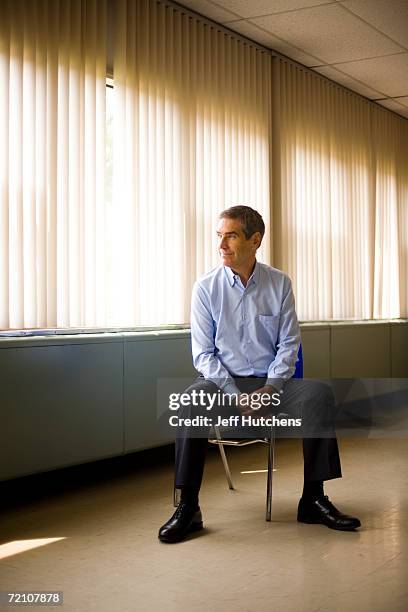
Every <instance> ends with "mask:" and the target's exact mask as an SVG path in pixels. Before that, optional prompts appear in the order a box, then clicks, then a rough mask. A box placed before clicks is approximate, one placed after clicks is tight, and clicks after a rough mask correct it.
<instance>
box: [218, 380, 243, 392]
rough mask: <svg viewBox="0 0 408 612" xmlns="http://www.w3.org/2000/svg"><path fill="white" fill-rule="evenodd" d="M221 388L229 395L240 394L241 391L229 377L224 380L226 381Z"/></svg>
mask: <svg viewBox="0 0 408 612" xmlns="http://www.w3.org/2000/svg"><path fill="white" fill-rule="evenodd" d="M222 390H223V391H224V393H228V394H229V395H241V391H240V390H239V388H238V387H237V385H236V384H235V382H234V381H233V380H231V379H228V380H227V381H226V383H225V384H224V385H223V386H222Z"/></svg>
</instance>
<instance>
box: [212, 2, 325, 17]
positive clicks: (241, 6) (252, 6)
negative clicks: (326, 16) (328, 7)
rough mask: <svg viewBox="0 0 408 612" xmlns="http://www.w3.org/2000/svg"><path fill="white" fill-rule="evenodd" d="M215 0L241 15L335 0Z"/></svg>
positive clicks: (283, 9)
mask: <svg viewBox="0 0 408 612" xmlns="http://www.w3.org/2000/svg"><path fill="white" fill-rule="evenodd" d="M214 2H215V3H216V4H218V5H220V6H222V7H224V8H226V9H229V10H230V11H233V12H234V13H238V15H240V16H241V17H256V16H258V15H271V14H273V13H283V12H285V11H293V10H295V9H300V8H305V7H310V6H316V5H319V4H330V3H332V2H333V0H320V1H319V0H250V1H249V0H214Z"/></svg>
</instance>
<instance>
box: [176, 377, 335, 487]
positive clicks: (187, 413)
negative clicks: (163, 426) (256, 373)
mask: <svg viewBox="0 0 408 612" xmlns="http://www.w3.org/2000/svg"><path fill="white" fill-rule="evenodd" d="M235 383H236V384H237V386H238V387H239V389H240V390H241V392H246V393H250V392H251V391H255V390H256V389H259V388H260V387H262V386H263V385H264V384H265V379H264V378H263V379H261V378H252V379H239V378H237V379H235ZM193 390H196V391H197V392H199V391H200V390H203V391H205V392H206V393H216V392H217V391H218V387H217V386H216V385H215V384H214V383H212V382H210V381H207V380H205V379H204V378H202V377H199V378H197V379H196V380H195V381H194V383H193V384H192V385H190V387H188V388H187V389H186V391H185V393H191V391H193ZM235 412H236V414H238V412H237V411H236V409H235ZM282 412H283V413H286V414H288V415H289V416H291V415H293V416H294V417H301V418H302V427H301V430H300V431H299V434H298V437H301V438H302V440H303V458H304V479H305V481H311V480H330V479H332V478H340V477H341V467H340V456H339V450H338V445H337V439H336V433H335V429H334V417H335V400H334V396H333V392H332V390H331V388H330V387H329V386H328V385H326V384H324V383H322V382H320V381H315V380H301V379H290V380H288V381H287V382H286V384H285V386H284V392H283V394H282V396H281V405H280V406H279V408H277V409H276V408H275V409H274V410H273V411H271V412H270V413H282ZM199 413H200V414H203V408H202V407H201V408H200V411H198V410H197V407H194V406H192V405H191V404H190V405H187V406H184V407H183V408H182V409H181V411H180V414H179V416H180V417H183V418H193V417H194V416H196V415H197V414H199ZM208 433H209V428H205V427H203V428H201V431H199V432H197V429H196V428H195V429H193V428H192V427H189V426H183V427H182V428H180V429H179V431H178V434H177V438H176V473H175V485H176V487H177V488H180V487H183V486H192V487H195V488H197V489H199V488H200V486H201V481H202V477H203V472H204V463H205V456H206V450H207V447H208ZM292 437H293V436H292Z"/></svg>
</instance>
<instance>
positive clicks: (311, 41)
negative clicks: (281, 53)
mask: <svg viewBox="0 0 408 612" xmlns="http://www.w3.org/2000/svg"><path fill="white" fill-rule="evenodd" d="M252 22H253V23H255V24H257V25H259V26H261V27H263V28H265V29H266V30H268V31H270V32H271V33H272V34H275V35H276V36H279V37H280V38H283V39H284V40H286V41H287V42H288V43H290V44H292V45H295V46H297V47H300V48H301V49H303V51H304V52H305V53H308V54H310V55H314V56H316V57H318V58H321V63H322V64H326V63H327V64H335V63H340V62H346V61H352V60H357V59H363V58H366V57H374V56H379V55H386V54H390V53H397V52H398V51H401V50H402V48H401V47H400V46H399V45H397V44H396V43H394V42H392V41H391V40H389V39H388V38H387V37H386V36H383V35H382V34H379V33H378V32H376V31H375V30H373V29H372V28H371V27H370V26H368V25H366V24H365V23H363V22H362V21H361V20H360V19H359V18H358V17H355V16H354V15H352V14H351V13H349V12H348V11H346V10H345V9H344V8H343V7H342V6H341V5H340V4H339V3H336V4H328V5H324V6H318V7H313V8H308V9H304V10H300V11H293V12H290V13H283V14H280V15H271V16H268V17H257V18H255V19H253V20H252Z"/></svg>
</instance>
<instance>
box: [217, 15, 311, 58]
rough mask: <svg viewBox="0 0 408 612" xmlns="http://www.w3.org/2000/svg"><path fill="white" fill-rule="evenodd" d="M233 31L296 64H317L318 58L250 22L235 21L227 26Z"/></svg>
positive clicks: (243, 20)
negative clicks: (288, 58)
mask: <svg viewBox="0 0 408 612" xmlns="http://www.w3.org/2000/svg"><path fill="white" fill-rule="evenodd" d="M225 25H226V26H227V27H228V28H230V29H231V30H235V32H238V33H239V34H242V36H246V37H248V38H251V39H252V40H255V41H256V42H259V43H260V44H261V45H263V46H264V47H268V49H273V50H274V51H278V52H279V53H282V54H283V55H286V56H287V57H290V58H291V59H293V60H295V61H296V62H300V63H301V64H304V65H305V66H313V65H315V64H316V61H317V58H315V57H313V56H311V55H307V53H303V51H301V50H300V49H296V47H293V46H292V45H289V44H288V43H287V42H286V41H284V40H281V39H280V38H277V37H276V36H274V35H273V34H270V33H269V32H266V31H265V30H262V29H261V28H258V27H257V26H255V25H253V24H252V23H250V22H249V21H246V20H245V19H242V20H241V21H235V22H232V23H228V24H225Z"/></svg>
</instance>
